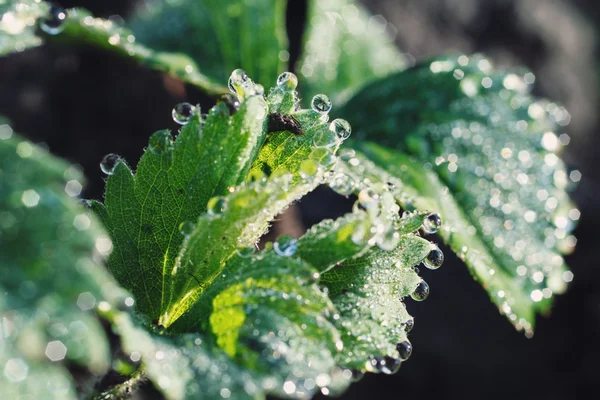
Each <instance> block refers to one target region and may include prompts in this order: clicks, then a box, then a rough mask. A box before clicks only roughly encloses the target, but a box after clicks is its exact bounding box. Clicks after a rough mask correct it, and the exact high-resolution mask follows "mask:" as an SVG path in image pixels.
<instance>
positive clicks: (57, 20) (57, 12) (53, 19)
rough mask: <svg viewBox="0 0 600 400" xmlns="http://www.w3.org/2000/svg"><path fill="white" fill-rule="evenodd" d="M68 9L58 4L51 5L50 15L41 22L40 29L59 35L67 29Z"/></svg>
mask: <svg viewBox="0 0 600 400" xmlns="http://www.w3.org/2000/svg"><path fill="white" fill-rule="evenodd" d="M66 19H67V11H66V10H65V9H64V8H62V7H59V6H57V5H54V4H53V5H51V6H50V10H49V11H48V17H46V18H45V19H43V20H42V21H41V22H40V29H41V30H42V31H44V32H46V33H47V34H49V35H58V34H59V33H61V32H62V31H63V29H65V21H66Z"/></svg>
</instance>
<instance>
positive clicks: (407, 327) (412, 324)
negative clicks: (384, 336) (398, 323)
mask: <svg viewBox="0 0 600 400" xmlns="http://www.w3.org/2000/svg"><path fill="white" fill-rule="evenodd" d="M414 327H415V320H414V319H413V318H411V319H409V320H408V321H406V322H405V323H404V332H406V333H409V332H410V331H412V329H413V328H414Z"/></svg>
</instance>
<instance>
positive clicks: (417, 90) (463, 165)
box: [342, 56, 579, 333]
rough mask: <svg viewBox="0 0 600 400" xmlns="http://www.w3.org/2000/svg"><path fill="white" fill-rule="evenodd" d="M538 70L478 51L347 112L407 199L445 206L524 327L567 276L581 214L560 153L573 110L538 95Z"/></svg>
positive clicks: (452, 231) (449, 223) (375, 93)
mask: <svg viewBox="0 0 600 400" xmlns="http://www.w3.org/2000/svg"><path fill="white" fill-rule="evenodd" d="M531 79H532V75H531V74H525V75H517V74H514V73H505V72H496V71H494V70H493V69H492V68H491V66H490V63H489V61H488V60H487V59H485V58H482V57H471V58H470V59H469V58H468V57H466V56H461V57H449V58H442V59H437V60H433V61H431V62H427V63H423V64H421V65H418V66H416V67H414V68H411V69H409V70H407V71H404V72H401V73H399V74H397V75H394V76H391V77H389V78H386V79H384V80H381V81H379V82H376V83H373V84H372V85H370V86H369V87H367V88H365V89H364V90H363V91H362V92H361V93H359V94H357V96H356V97H355V98H354V99H352V100H351V101H350V102H348V104H347V105H346V106H345V108H344V110H342V114H343V115H347V116H352V121H353V122H354V127H355V130H356V131H357V134H358V136H360V137H361V138H366V139H369V140H373V141H376V142H377V143H378V145H376V144H374V143H369V142H364V143H356V147H357V149H360V150H361V151H363V152H364V155H365V156H366V157H368V158H370V159H371V160H372V161H373V162H374V163H375V164H376V165H377V166H378V167H379V168H380V169H383V170H386V171H387V172H388V173H389V174H390V175H392V176H395V177H397V178H399V179H400V183H399V186H400V192H402V194H403V195H404V196H408V198H404V199H402V198H400V197H401V196H399V198H398V200H400V201H401V202H403V203H404V205H405V207H407V208H409V209H412V208H414V207H416V208H420V209H432V210H436V211H438V212H439V213H440V214H441V216H442V218H443V219H444V221H445V225H444V230H443V232H442V233H441V235H442V237H443V238H444V240H445V241H446V243H448V245H449V246H450V247H451V248H452V249H453V250H454V251H455V252H456V253H457V254H458V255H459V256H460V257H461V258H462V259H463V260H465V262H466V263H467V265H469V266H470V267H471V270H472V272H473V275H474V276H475V277H476V278H477V279H478V280H479V281H480V282H481V283H482V284H483V285H484V287H486V288H487V290H488V291H489V293H490V296H491V298H492V300H493V301H494V302H495V303H496V304H497V305H498V307H499V309H500V310H501V312H502V313H504V314H506V315H507V317H508V318H509V319H510V320H511V321H512V322H513V323H514V324H515V325H516V326H517V327H518V328H519V329H524V330H525V331H526V332H527V333H531V332H532V328H533V323H534V317H535V313H536V312H537V311H544V310H547V309H548V307H549V306H550V303H551V301H550V300H551V298H552V295H553V294H554V293H562V292H563V291H564V290H565V288H566V281H569V280H570V276H571V273H570V272H567V269H566V265H565V264H564V261H563V259H562V257H561V256H560V254H561V253H562V252H565V251H569V250H570V247H571V246H572V245H571V244H570V243H572V242H573V237H572V236H569V232H570V231H571V230H572V228H573V226H574V223H575V221H576V220H577V219H578V217H579V213H578V211H577V210H576V209H574V207H573V205H572V204H571V202H570V200H569V198H568V195H567V193H566V192H565V190H566V189H567V186H568V185H569V182H568V177H567V173H566V171H565V168H564V165H563V163H562V162H561V161H560V159H559V158H558V157H557V156H556V154H555V153H556V151H557V150H559V149H560V147H561V142H562V141H564V140H566V139H568V137H566V136H565V135H561V133H560V131H559V130H560V129H561V126H563V125H565V124H566V122H568V114H566V112H565V111H564V110H563V109H562V108H560V107H559V106H557V105H555V104H553V103H549V102H546V101H538V100H536V99H533V98H531V97H530V96H529V95H528V94H527V90H528V86H529V85H528V84H527V83H526V82H527V80H531ZM382 104H385V105H386V106H385V107H382V106H381V105H382ZM555 132H556V133H555ZM559 136H560V137H559ZM381 145H387V146H388V147H395V148H397V149H398V150H400V151H402V152H403V153H404V154H399V153H398V152H395V151H391V150H389V149H386V148H384V147H382V146H381ZM410 156H412V157H414V159H411V158H410ZM424 163H425V164H424ZM365 168H366V169H370V173H372V174H375V175H377V174H378V173H379V172H378V171H375V170H374V169H373V168H371V167H369V166H366V167H365Z"/></svg>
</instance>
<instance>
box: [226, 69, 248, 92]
mask: <svg viewBox="0 0 600 400" xmlns="http://www.w3.org/2000/svg"><path fill="white" fill-rule="evenodd" d="M246 82H248V74H247V73H246V71H244V70H243V69H241V68H238V69H235V70H234V71H233V72H232V73H231V75H230V76H229V82H228V87H229V90H230V91H231V92H232V93H237V90H236V86H244V85H245V84H246Z"/></svg>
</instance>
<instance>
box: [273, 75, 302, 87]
mask: <svg viewBox="0 0 600 400" xmlns="http://www.w3.org/2000/svg"><path fill="white" fill-rule="evenodd" d="M277 86H279V88H280V89H283V90H294V89H296V87H297V86H298V77H297V76H296V75H295V74H293V73H291V72H284V73H282V74H281V75H279V77H278V78H277Z"/></svg>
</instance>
